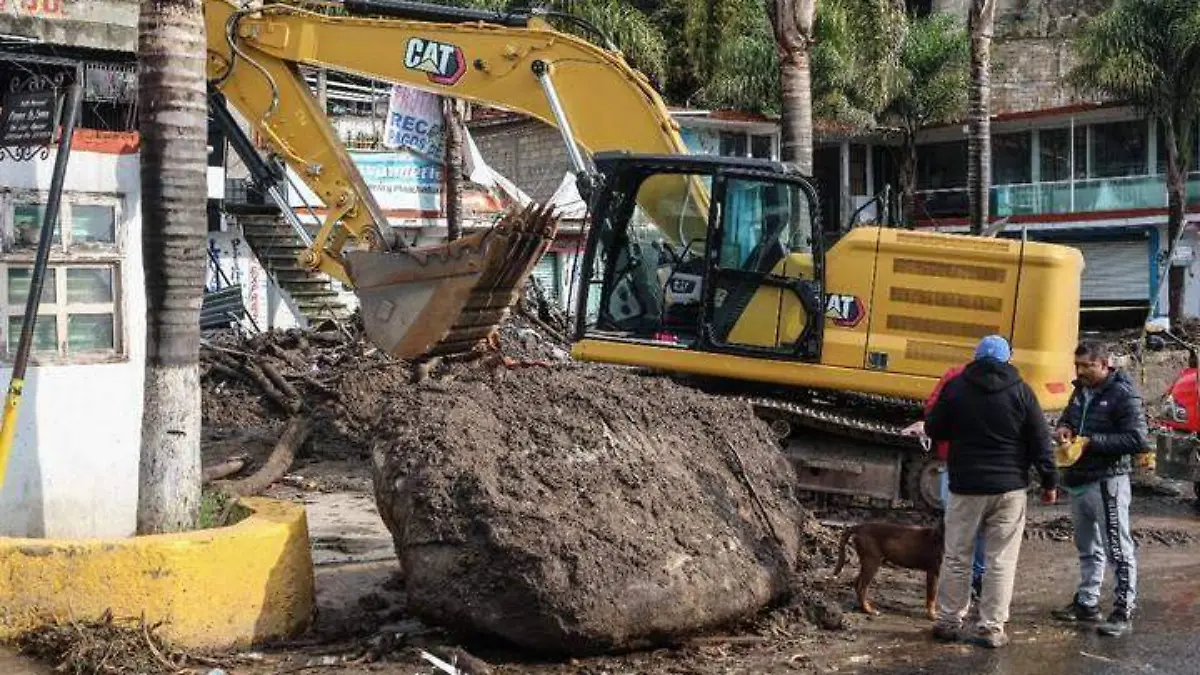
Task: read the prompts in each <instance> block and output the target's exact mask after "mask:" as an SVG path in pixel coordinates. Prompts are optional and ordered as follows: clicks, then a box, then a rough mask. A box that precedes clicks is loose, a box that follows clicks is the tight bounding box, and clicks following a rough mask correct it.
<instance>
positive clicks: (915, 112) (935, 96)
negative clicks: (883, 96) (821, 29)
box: [879, 13, 971, 134]
mask: <svg viewBox="0 0 1200 675" xmlns="http://www.w3.org/2000/svg"><path fill="white" fill-rule="evenodd" d="M970 64H971V46H970V39H969V37H968V35H967V31H966V28H965V27H964V26H963V25H962V23H961V22H960V21H959V19H957V18H956V17H954V16H952V15H949V14H942V13H936V14H932V15H930V16H928V17H923V18H918V19H910V20H909V22H908V27H907V30H906V31H905V33H904V37H903V39H902V41H901V42H900V50H899V64H898V65H899V67H898V69H897V71H896V72H895V79H894V81H893V83H892V86H891V88H890V97H889V100H888V101H887V102H886V104H885V105H884V106H883V108H882V110H881V111H880V113H879V121H880V123H881V124H883V125H884V126H891V127H900V128H901V130H902V131H904V132H905V133H910V134H911V133H915V132H916V131H917V130H918V129H920V128H921V127H924V126H928V125H931V124H945V123H948V122H952V121H954V120H956V119H959V118H960V117H961V116H962V114H963V113H964V109H965V106H966V100H967V85H968V83H969V80H970Z"/></svg>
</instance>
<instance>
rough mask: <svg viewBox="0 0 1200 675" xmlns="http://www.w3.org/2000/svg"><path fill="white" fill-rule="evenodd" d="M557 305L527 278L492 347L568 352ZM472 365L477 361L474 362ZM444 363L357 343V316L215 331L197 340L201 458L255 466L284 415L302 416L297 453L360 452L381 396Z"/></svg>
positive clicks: (338, 455) (312, 456) (507, 352)
mask: <svg viewBox="0 0 1200 675" xmlns="http://www.w3.org/2000/svg"><path fill="white" fill-rule="evenodd" d="M566 331H567V320H566V316H565V314H564V313H563V312H562V311H561V310H560V309H558V308H557V307H556V306H555V304H554V303H553V302H552V301H551V300H549V299H547V297H546V296H545V294H544V292H543V291H542V290H541V289H540V287H539V286H537V285H536V283H534V282H532V281H531V282H530V284H528V285H527V286H526V288H525V292H524V294H523V295H522V298H521V300H520V302H519V303H518V305H517V306H516V307H515V308H514V311H513V312H512V314H511V315H510V316H509V317H508V319H506V320H505V321H504V322H503V323H502V324H501V327H500V331H499V333H498V336H497V338H498V344H499V351H500V354H501V355H503V356H504V357H507V358H509V359H512V360H515V361H531V362H539V363H565V362H567V361H568V360H569V358H570V356H569V352H568V349H569V347H568V345H567V343H566V337H565V336H566ZM476 369H477V368H476ZM461 370H462V367H461V366H456V365H455V364H453V363H443V362H441V361H434V362H430V363H425V364H410V363H408V362H405V361H402V360H399V359H394V358H392V357H391V356H389V355H388V354H386V353H385V352H383V351H382V350H380V349H378V348H377V347H375V346H373V345H371V344H370V343H369V342H367V341H366V340H365V338H364V336H363V333H362V324H361V321H359V320H358V318H357V316H355V317H351V319H349V320H347V321H343V322H332V321H327V322H324V323H322V324H320V325H317V326H315V327H313V329H311V330H299V329H292V330H286V331H275V332H270V333H263V334H259V335H254V336H252V337H248V338H246V337H242V336H240V335H238V334H236V333H232V332H228V331H222V332H217V333H214V334H211V335H209V336H208V337H207V339H206V340H205V342H204V344H203V345H202V349H201V381H202V385H203V388H204V403H203V405H204V434H205V445H206V452H205V459H206V462H205V464H206V465H210V464H217V463H220V462H223V461H226V460H227V459H228V458H229V457H231V456H238V458H239V459H241V460H242V463H243V467H242V468H241V469H240V470H239V472H240V473H246V472H251V471H253V470H255V469H256V468H257V467H259V466H261V464H262V463H263V462H265V461H266V458H267V456H268V455H269V454H270V453H271V450H272V448H274V446H275V444H276V442H277V441H278V439H279V438H280V435H281V434H282V433H283V430H284V429H285V427H286V426H287V424H288V422H289V420H290V419H291V418H292V417H294V416H297V415H301V416H303V417H304V418H305V419H307V420H308V421H309V422H310V423H311V427H312V436H311V438H309V439H308V441H307V443H305V445H304V447H303V448H301V449H299V450H298V452H297V459H299V460H302V463H304V462H306V461H311V460H348V461H356V462H357V461H362V462H363V463H364V466H365V461H366V460H367V458H368V454H369V446H368V441H367V438H368V437H369V429H370V428H371V426H372V425H373V424H374V422H375V418H374V417H373V416H374V415H376V414H377V412H378V411H379V410H380V407H381V404H382V403H385V402H386V401H385V400H383V399H382V397H384V396H386V395H387V392H390V391H392V390H394V389H396V388H397V387H402V386H404V385H407V384H410V383H412V382H413V381H414V379H417V378H418V377H432V378H433V379H442V380H445V379H453V378H455V377H457V376H458V373H459V372H460V371H461Z"/></svg>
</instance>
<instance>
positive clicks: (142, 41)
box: [137, 0, 208, 534]
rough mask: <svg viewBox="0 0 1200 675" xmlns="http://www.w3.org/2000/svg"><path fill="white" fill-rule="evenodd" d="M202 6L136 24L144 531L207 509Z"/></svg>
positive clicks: (161, 11)
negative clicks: (203, 492)
mask: <svg viewBox="0 0 1200 675" xmlns="http://www.w3.org/2000/svg"><path fill="white" fill-rule="evenodd" d="M205 54H206V50H205V32H204V17H203V15H202V13H201V3H200V0H142V3H141V18H140V21H139V23H138V117H139V131H140V134H141V187H142V195H141V201H142V207H141V208H142V257H143V263H142V264H143V267H144V269H145V275H146V383H145V396H144V405H145V407H144V411H143V414H142V451H141V467H140V475H139V485H138V516H137V521H138V531H139V532H140V533H143V534H148V533H155V532H173V531H180V530H185V529H189V528H191V527H192V526H193V525H194V524H195V520H196V515H197V513H198V511H199V507H200V374H199V363H200V302H201V299H202V295H203V288H204V239H205V233H206V230H207V220H206V215H205V213H206V211H205V203H206V199H207V187H206V185H207V184H206V178H205V175H206V172H207V160H206V157H207V152H206V149H205V148H206V143H207V120H208V118H207V103H208V101H207V98H206V97H205V68H204V65H205V64H204V59H205Z"/></svg>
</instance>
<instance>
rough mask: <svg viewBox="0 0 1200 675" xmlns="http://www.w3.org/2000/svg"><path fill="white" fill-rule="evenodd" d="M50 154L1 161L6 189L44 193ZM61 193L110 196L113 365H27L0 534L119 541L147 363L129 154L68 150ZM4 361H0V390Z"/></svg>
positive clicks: (134, 175) (127, 520) (132, 502)
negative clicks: (118, 255) (119, 236)
mask: <svg viewBox="0 0 1200 675" xmlns="http://www.w3.org/2000/svg"><path fill="white" fill-rule="evenodd" d="M54 158H55V153H54V152H53V151H52V152H51V153H50V156H49V157H48V158H47V159H45V160H38V159H34V160H30V161H28V162H24V163H14V162H10V161H4V162H0V184H2V185H3V186H4V189H5V190H14V189H26V190H28V189H38V190H49V186H50V176H51V172H52V167H53V165H54ZM64 187H65V190H67V191H79V192H88V193H102V194H107V195H116V196H119V199H120V207H119V214H120V215H119V220H120V222H119V224H118V229H119V231H123V233H124V241H125V248H124V251H125V254H124V257H123V260H122V261H121V265H120V268H119V269H120V274H119V282H118V283H117V284H116V286H117V288H116V293H117V297H116V298H115V300H116V302H117V304H118V305H119V318H120V320H119V322H118V325H119V328H118V331H119V337H118V339H119V341H120V343H121V344H122V345H123V347H124V354H123V356H122V357H120V358H119V359H118V360H117V361H116V362H111V363H102V364H92V365H72V364H69V363H68V364H66V365H44V366H31V367H30V368H29V370H28V371H27V373H26V380H25V395H24V398H23V399H22V402H21V408H20V415H19V419H18V425H17V431H16V438H15V442H14V446H13V450H12V455H11V457H10V459H9V463H8V471H7V475H6V476H5V481H4V487H3V490H0V535H7V536H32V537H38V536H47V537H122V536H128V535H132V534H133V533H134V531H135V529H136V512H137V494H138V489H137V488H138V458H139V453H140V439H141V421H142V391H143V376H144V367H145V366H144V364H145V335H146V300H145V290H144V283H143V275H142V256H141V236H142V235H141V214H140V197H139V195H140V190H139V178H138V159H137V155H132V154H127V155H115V154H103V153H92V152H79V151H75V152H73V153H72V154H71V158H70V164H69V167H68V170H67V176H66V182H65V186H64ZM11 377H12V369H11V366H9V365H7V364H5V365H4V366H3V367H0V382H2V383H3V386H4V387H5V388H6V389H7V387H8V384H9V380H10V379H11Z"/></svg>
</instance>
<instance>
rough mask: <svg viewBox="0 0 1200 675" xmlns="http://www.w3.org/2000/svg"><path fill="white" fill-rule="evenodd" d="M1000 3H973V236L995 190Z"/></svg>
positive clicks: (969, 105)
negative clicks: (995, 53) (995, 40)
mask: <svg viewBox="0 0 1200 675" xmlns="http://www.w3.org/2000/svg"><path fill="white" fill-rule="evenodd" d="M995 25H996V0H971V5H970V8H969V10H968V12H967V30H968V31H969V32H970V34H971V85H970V89H969V90H968V94H967V100H968V102H967V200H968V204H969V206H968V214H969V220H970V225H971V232H972V234H980V233H982V232H983V228H984V226H985V225H987V222H988V198H989V196H990V194H991V188H992V123H991V101H992V82H991V80H992V31H993V29H994V28H995Z"/></svg>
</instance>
